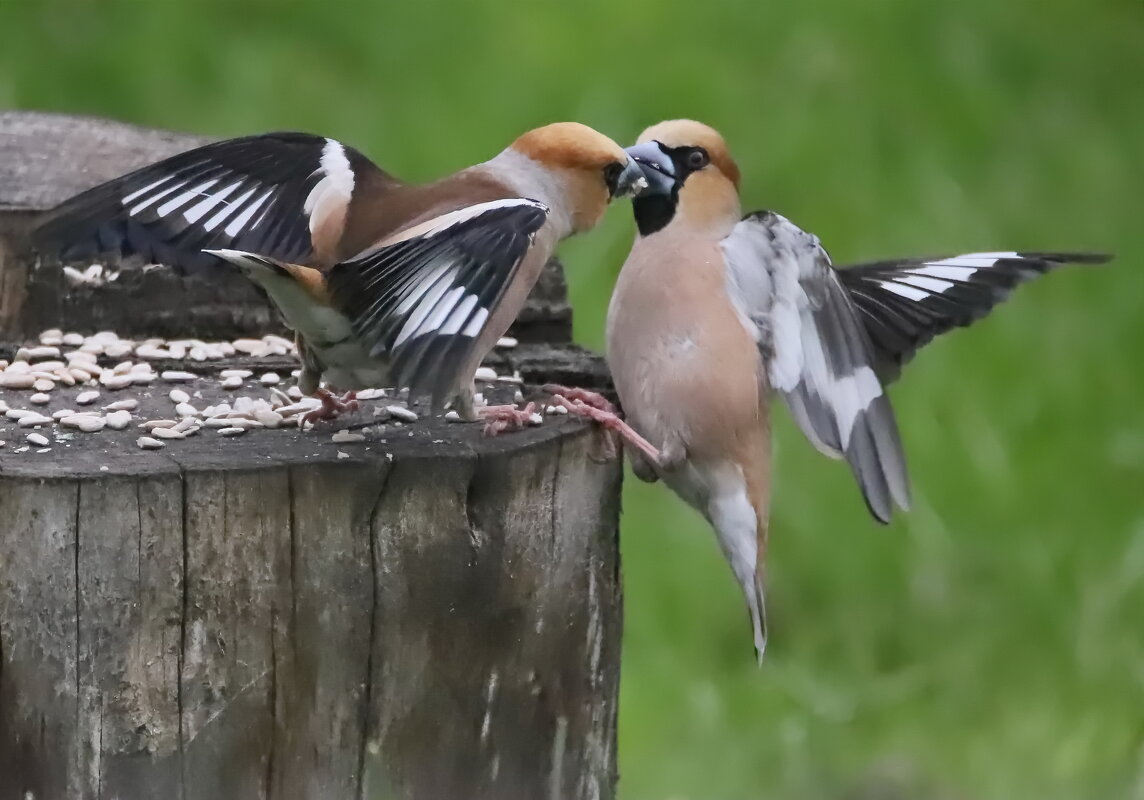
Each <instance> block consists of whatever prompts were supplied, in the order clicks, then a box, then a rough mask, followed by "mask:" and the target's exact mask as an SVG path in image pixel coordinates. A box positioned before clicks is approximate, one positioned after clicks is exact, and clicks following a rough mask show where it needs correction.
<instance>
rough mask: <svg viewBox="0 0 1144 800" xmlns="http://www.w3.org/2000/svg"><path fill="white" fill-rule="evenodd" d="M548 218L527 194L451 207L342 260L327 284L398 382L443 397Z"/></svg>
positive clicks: (370, 346)
mask: <svg viewBox="0 0 1144 800" xmlns="http://www.w3.org/2000/svg"><path fill="white" fill-rule="evenodd" d="M547 218H548V207H547V206H545V205H543V204H542V203H538V202H536V201H535V200H526V199H524V198H508V199H503V200H495V201H492V202H487V203H478V204H476V205H472V206H468V207H465V208H462V209H458V210H456V211H451V212H449V213H447V214H442V215H440V216H438V217H434V218H433V219H430V220H428V221H426V222H424V223H421V224H419V225H416V226H415V227H412V228H409V229H407V230H405V231H401V232H399V233H397V234H395V235H394V236H391V237H390V238H389V239H387V240H385V241H383V242H382V243H381V244H380V245H379V246H378V247H376V248H374V249H372V250H368V251H366V252H364V253H362V254H361V255H360V256H357V257H355V258H354V259H352V260H350V261H345V262H342V263H340V264H337V265H335V266H334V267H333V268H332V269H331V270H330V271H329V273H328V274H327V286H328V288H329V290H330V293H331V296H332V298H333V301H334V305H335V306H336V307H337V308H338V309H339V310H341V311H342V312H343V313H345V314H346V315H347V316H348V317H349V318H350V320H351V321H352V324H353V328H354V331H355V332H356V333H357V335H358V336H359V337H360V338H361V339H362V341H363V342H364V343H365V345H366V347H367V348H368V350H369V351H370V354H371V355H373V356H376V357H381V356H386V357H388V358H389V359H390V362H391V375H392V377H393V380H394V382H395V385H396V386H398V387H409V388H410V390H411V391H415V392H421V391H428V392H431V393H432V395H433V398H434V402H435V404H439V403H440V402H441V401H443V400H444V399H446V394H447V392H448V391H449V390H450V389H451V388H453V387H454V386H455V385H456V383H457V382H458V381H459V380H461V379H462V378H464V377H466V376H461V375H458V374H457V371H458V370H459V369H461V368H462V367H463V365H464V364H465V363H466V362H467V361H468V359H469V358H470V356H471V355H472V354H473V349H474V348H475V347H476V346H477V342H478V340H479V339H480V336H481V333H482V332H483V331H484V329H485V325H486V323H487V321H488V320H489V318H490V317H491V316H492V315H493V314H494V312H495V311H496V308H497V306H498V304H499V303H500V301H501V299H502V298H503V296H504V294H505V290H506V289H507V288H508V286H509V284H510V283H511V282H512V280H513V277H514V276H515V275H516V273H517V270H518V268H519V267H520V265H521V262H522V261H523V260H524V258H525V256H526V254H527V253H528V250H529V247H530V246H531V245H532V241H533V237H534V236H535V234H536V232H537V231H538V230H540V228H541V227H542V226H543V225H544V223H545V221H546V220H547Z"/></svg>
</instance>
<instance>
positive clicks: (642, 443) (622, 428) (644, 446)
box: [544, 386, 660, 464]
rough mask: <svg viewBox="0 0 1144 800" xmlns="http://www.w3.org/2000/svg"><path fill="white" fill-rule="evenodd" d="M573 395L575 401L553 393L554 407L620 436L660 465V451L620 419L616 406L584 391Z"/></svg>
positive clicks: (595, 394)
mask: <svg viewBox="0 0 1144 800" xmlns="http://www.w3.org/2000/svg"><path fill="white" fill-rule="evenodd" d="M544 388H545V390H546V391H547V390H548V388H549V387H548V386H545V387H544ZM556 388H563V387H556ZM572 394H573V395H575V398H574V399H570V398H569V397H568V396H567V395H565V394H563V393H561V392H555V393H553V395H552V403H553V405H557V406H563V407H564V408H566V409H568V413H569V414H570V415H574V416H577V417H582V418H584V419H587V420H591V421H592V422H595V423H596V424H597V425H600V426H601V427H603V428H604V429H605V430H608V431H614V432H615V433H617V434H619V436H620V438H621V439H623V440H624V441H625V442H627V443H628V444H629V445H631V446H632V447H634V448H635V449H636V450H638V451H639V452H640V453H641V454H642V455H643V456H644V458H645V459H647V460H648V461H650V462H651V463H652V464H658V463H660V454H659V449H658V448H656V446H655V445H653V444H652V443H651V442H649V441H648V440H647V439H645V438H644V437H642V436H640V435H639V434H638V433H637V432H636V430H635V429H634V428H633V427H632V426H630V425H628V423H626V422H624V421H623V420H622V419H620V416H619V414H617V413H616V410H615V406H613V405H612V404H611V403H609V402H608V401H607V400H606V399H605V398H604V397H603V396H602V395H599V394H597V393H596V392H589V391H586V390H584V389H574V390H572ZM585 398H587V399H585ZM601 405H605V406H606V408H601ZM613 452H614V450H613Z"/></svg>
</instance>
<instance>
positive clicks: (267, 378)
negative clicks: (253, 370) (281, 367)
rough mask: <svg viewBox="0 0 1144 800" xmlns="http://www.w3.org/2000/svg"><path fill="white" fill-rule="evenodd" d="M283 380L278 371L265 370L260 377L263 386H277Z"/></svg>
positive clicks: (259, 380)
mask: <svg viewBox="0 0 1144 800" xmlns="http://www.w3.org/2000/svg"><path fill="white" fill-rule="evenodd" d="M281 381H282V379H281V378H280V377H278V373H277V372H264V373H262V375H260V376H259V377H258V382H259V383H261V384H262V385H263V386H277V385H278V384H279V383H281Z"/></svg>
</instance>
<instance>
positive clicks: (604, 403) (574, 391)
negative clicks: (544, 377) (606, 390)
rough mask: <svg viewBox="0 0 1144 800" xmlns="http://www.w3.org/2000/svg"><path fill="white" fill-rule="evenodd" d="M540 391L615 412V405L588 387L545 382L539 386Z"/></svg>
mask: <svg viewBox="0 0 1144 800" xmlns="http://www.w3.org/2000/svg"><path fill="white" fill-rule="evenodd" d="M540 391H542V392H544V393H545V394H550V395H553V396H554V397H555V396H557V395H559V396H560V397H563V398H564V399H565V400H570V401H572V402H573V403H575V402H576V401H580V402H581V403H583V404H584V405H586V406H591V407H592V408H595V409H598V410H600V411H607V412H609V413H611V414H615V413H616V407H615V406H614V405H612V403H611V402H610V401H609V400H608V398H606V397H604V395H602V394H600V393H599V392H593V391H590V390H588V389H578V388H576V387H570V386H561V385H560V384H558V383H546V384H544V385H543V386H541V387H540Z"/></svg>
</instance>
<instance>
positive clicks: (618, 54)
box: [0, 0, 1144, 800]
mask: <svg viewBox="0 0 1144 800" xmlns="http://www.w3.org/2000/svg"><path fill="white" fill-rule="evenodd" d="M0 107H6V108H40V109H58V110H66V111H74V112H88V113H96V114H105V115H111V116H114V117H119V118H122V119H126V120H131V121H135V122H139V123H145V124H153V125H158V126H164V127H171V128H180V129H187V130H193V131H199V132H203V133H210V134H216V135H227V134H233V135H237V134H243V133H249V132H257V131H264V130H272V129H281V128H297V129H303V130H311V131H314V132H320V133H324V134H328V135H333V136H336V137H339V138H341V139H343V140H344V141H347V142H351V143H354V144H356V145H358V146H359V147H360V148H362V149H363V150H365V151H366V152H368V153H370V154H371V155H373V156H374V157H375V158H376V159H377V160H378V161H379V162H380V163H381V164H383V165H384V166H386V167H387V168H389V169H391V170H392V171H394V172H396V173H398V174H399V175H402V176H404V177H408V178H410V179H420V178H430V177H432V176H435V175H438V174H442V173H445V172H448V171H451V170H453V169H455V168H457V167H460V166H462V165H466V164H469V163H472V162H475V161H478V160H483V159H485V158H487V157H489V156H490V155H492V154H493V153H495V152H496V151H497V150H499V149H500V148H501V147H503V146H504V145H505V144H507V143H508V142H509V141H510V140H511V139H512V138H513V137H514V136H515V135H516V134H517V133H519V132H520V131H522V130H524V129H525V128H528V127H531V126H535V125H538V124H542V123H545V122H549V121H553V120H557V119H577V120H581V121H583V122H586V123H589V124H592V125H594V126H596V127H598V128H600V129H601V130H604V131H605V132H608V133H610V134H611V135H612V136H613V137H615V138H616V139H618V140H621V141H630V140H632V139H634V138H635V136H636V135H637V134H638V133H639V131H640V130H641V129H642V128H643V127H644V126H645V125H648V124H651V123H653V122H656V121H658V120H660V119H662V118H665V117H677V116H693V117H696V118H699V119H702V120H705V121H707V122H709V123H711V124H713V125H715V126H717V127H718V128H720V129H721V130H723V131H724V132H725V134H726V135H727V138H728V140H729V142H730V144H731V146H732V147H733V149H734V152H735V154H736V156H737V157H738V159H739V161H740V164H741V166H742V168H743V173H744V176H745V181H744V194H745V206H746V207H748V208H755V207H767V208H773V209H777V210H780V211H782V212H783V213H785V214H786V215H787V216H789V217H791V218H792V219H794V220H795V221H797V222H798V223H800V224H802V225H803V226H804V227H807V228H809V229H811V230H813V231H815V232H816V233H818V234H819V235H820V236H821V237H822V240H823V242H824V243H825V244H826V246H827V247H828V248H829V249H830V251H831V253H832V254H833V256H834V257H835V259H836V261H839V262H846V261H849V260H854V259H865V258H872V257H879V256H891V255H907V254H932V253H942V252H947V251H953V252H958V251H964V250H968V249H986V250H990V249H1010V248H1018V249H1021V248H1025V249H1053V248H1061V249H1084V248H1092V249H1098V250H1111V251H1115V252H1116V253H1117V256H1118V258H1117V261H1116V262H1115V264H1114V265H1113V266H1111V267H1109V268H1099V269H1075V270H1072V271H1066V272H1061V273H1058V274H1054V275H1053V276H1051V277H1050V278H1048V279H1046V280H1044V281H1043V282H1039V283H1038V284H1036V285H1033V286H1031V287H1028V288H1027V289H1025V290H1022V291H1021V292H1020V293H1018V295H1017V296H1016V297H1015V298H1014V299H1013V300H1012V301H1011V302H1010V303H1009V304H1008V305H1007V306H1005V307H1004V308H1002V309H1001V310H1000V311H999V312H998V313H996V314H995V316H993V317H992V318H990V319H989V320H988V321H986V322H984V323H982V324H980V325H978V326H977V327H976V328H974V329H972V330H968V331H958V332H957V333H955V334H953V335H950V336H948V337H946V338H945V339H943V340H942V341H939V342H937V343H935V344H933V345H931V346H930V347H929V348H928V349H927V350H926V351H925V352H923V353H922V354H921V356H920V357H919V358H918V359H917V361H916V362H915V363H914V364H912V365H911V366H910V367H909V368H908V369H907V371H906V374H905V376H904V380H903V382H902V383H901V385H900V386H898V387H897V388H896V390H895V392H894V396H893V398H894V401H895V404H896V407H897V411H898V415H899V417H900V420H901V424H902V429H903V435H904V439H905V442H906V447H907V451H908V455H909V459H910V463H911V469H912V473H913V478H914V484H915V497H916V508H915V509H914V511H913V512H912V513H910V514H909V515H907V516H903V517H901V518H900V519H899V520H898V521H896V522H895V523H894V524H893V525H891V526H890V527H888V528H881V527H878V526H877V525H875V524H874V523H873V522H872V521H871V520H870V519H869V518H868V516H867V514H866V512H865V510H864V508H863V506H862V503H861V500H860V498H859V496H858V493H857V491H856V490H855V488H854V487H853V486H852V484H851V479H850V477H849V475H848V473H847V470H846V469H845V468H844V467H842V466H841V465H839V464H836V463H831V462H829V461H827V460H825V459H823V458H822V457H821V456H819V455H818V454H816V453H815V452H813V451H812V449H811V448H810V447H809V446H808V445H807V444H806V443H805V442H804V441H802V440H801V438H800V437H799V436H798V435H797V433H796V432H795V431H794V430H793V428H792V426H791V425H790V424H789V421H788V420H787V419H786V418H785V416H784V417H782V418H781V419H780V421H779V424H778V444H777V460H778V466H777V476H778V477H777V489H776V494H775V505H774V514H773V521H772V529H771V530H772V542H773V545H772V549H771V560H770V574H771V576H772V578H771V582H772V587H773V588H772V590H771V591H772V595H771V597H772V605H771V614H772V621H773V631H772V640H771V648H770V650H769V652H768V657H767V661H766V664H765V666H764V668H763V669H762V670H758V669H756V668H755V666H754V663H753V658H752V655H751V652H750V640H749V634H748V629H747V624H746V620H745V615H744V611H743V608H742V605H741V600H740V597H739V595H738V590H737V589H736V587H735V586H734V584H733V581H732V580H731V578H730V575H729V572H728V570H727V569H726V567H725V566H724V565H723V563H722V561H721V558H720V557H719V554H718V552H717V548H716V546H715V544H714V539H713V537H712V536H711V535H710V533H709V532H708V531H707V530H706V529H705V526H704V525H703V524H702V523H701V522H700V521H699V520H698V519H697V518H696V517H695V515H694V514H693V513H691V512H690V511H688V510H686V509H685V508H684V507H683V506H682V504H681V503H679V502H677V501H676V500H675V499H674V498H673V497H671V496H670V495H669V493H668V492H667V491H666V490H665V489H664V488H663V487H662V486H645V485H640V484H638V483H637V482H635V481H629V482H628V484H627V487H626V489H625V492H626V494H625V504H624V517H623V531H622V533H623V554H624V573H625V584H626V585H625V588H626V603H627V615H626V632H625V635H626V638H625V651H624V665H623V688H622V703H621V716H620V762H621V770H622V778H621V797H622V798H623V800H652V799H653V798H654V799H656V800H659V799H661V798H662V799H664V800H668V799H670V800H683V799H684V798H688V799H691V800H723V799H724V798H728V799H738V798H794V799H796V800H797V799H800V798H807V799H808V800H809V799H810V798H816V799H817V798H847V799H848V800H859V799H868V800H874V799H875V798H902V800H907V799H909V800H913V799H914V798H922V799H925V798H938V799H943V798H951V799H954V798H956V799H958V800H960V799H961V798H966V799H972V800H977V799H981V800H1014V799H1015V798H1016V799H1019V798H1038V799H1040V798H1069V799H1070V800H1072V799H1074V798H1082V799H1087V798H1144V364H1142V360H1144V314H1142V302H1144V276H1142V275H1141V268H1142V262H1144V2H1142V1H1141V0H1089V2H1080V0H931V1H930V2H922V1H921V0H864V2H853V1H852V0H803V2H789V0H778V1H777V2H762V1H761V0H744V1H743V2H735V1H733V0H709V2H701V3H695V2H684V1H683V0H656V1H653V0H579V1H578V2H562V3H561V2H554V0H530V1H529V2H525V1H524V0H517V1H516V2H499V3H494V2H475V1H474V0H468V1H467V2H438V1H436V0H423V1H422V2H401V3H398V2H373V3H357V2H333V0H305V1H303V0H294V2H287V1H286V0H277V1H276V2H271V0H267V1H266V2H233V1H228V2H223V1H222V0H195V2H191V1H190V0H186V1H185V2H179V1H178V0H148V2H143V0H139V2H126V1H117V2H112V1H111V0H104V1H103V2H95V1H94V0H92V1H91V2H61V1H60V0H0ZM632 233H633V226H632V223H631V220H630V217H629V215H628V213H627V210H626V209H625V208H622V207H621V208H618V209H616V210H615V211H614V212H613V213H612V214H610V215H609V219H608V220H607V222H606V224H605V225H604V226H603V228H602V230H600V231H599V232H598V233H595V234H593V235H592V236H590V237H584V238H582V239H580V240H578V241H573V242H569V243H568V244H567V245H566V246H565V248H564V250H563V253H564V256H565V257H566V260H567V263H568V265H569V279H570V281H571V284H572V291H573V295H574V303H575V308H576V331H577V336H578V337H579V339H580V340H581V341H583V342H585V343H587V344H590V345H597V346H598V345H600V344H601V343H602V338H603V331H602V329H603V318H604V311H605V307H606V303H607V297H608V292H609V290H610V287H611V284H612V281H613V279H614V276H615V273H616V271H617V269H618V267H619V265H620V264H621V263H622V261H623V258H624V255H625V253H626V251H627V248H628V246H629V243H630V240H631V237H632ZM700 399H701V398H699V397H697V398H696V400H697V401H698V400H700Z"/></svg>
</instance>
